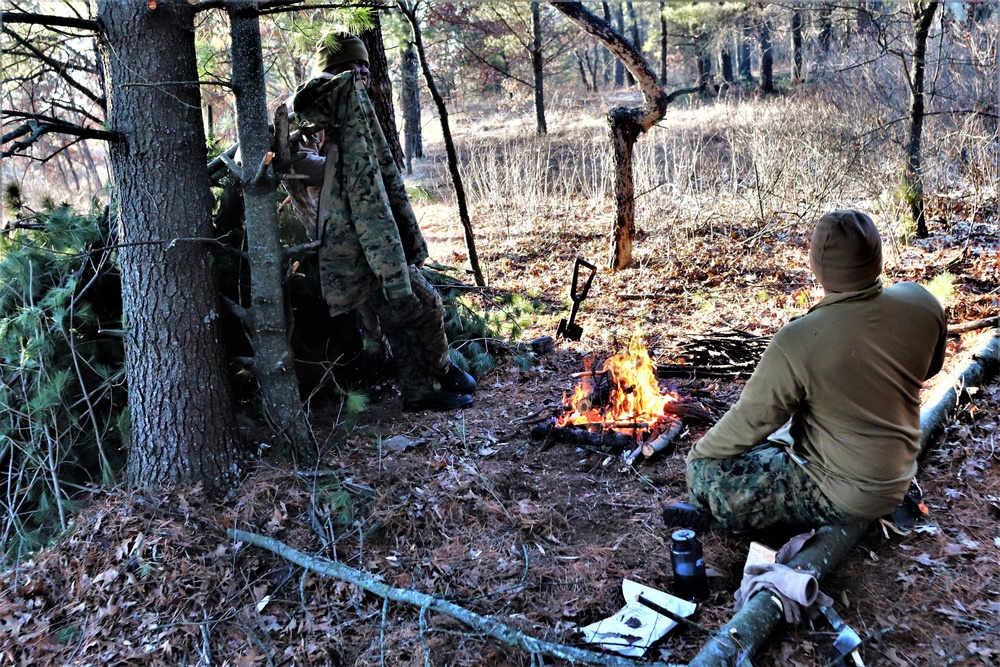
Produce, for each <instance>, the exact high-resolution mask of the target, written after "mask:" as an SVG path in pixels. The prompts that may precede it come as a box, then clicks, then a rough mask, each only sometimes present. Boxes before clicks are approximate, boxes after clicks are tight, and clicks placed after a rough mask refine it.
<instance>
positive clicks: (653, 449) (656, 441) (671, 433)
mask: <svg viewBox="0 0 1000 667" xmlns="http://www.w3.org/2000/svg"><path fill="white" fill-rule="evenodd" d="M681 424H682V422H677V423H676V424H674V425H673V426H671V427H670V429H669V430H668V431H666V432H665V433H661V434H660V435H658V436H656V437H655V438H653V439H652V440H650V441H649V442H647V443H643V444H641V445H638V446H637V447H636V448H635V449H633V450H632V451H630V452H628V454H626V455H625V456H624V459H625V463H626V464H628V465H632V464H633V463H635V460H636V459H637V458H639V454H643V455H644V456H645V457H646V458H647V459H648V458H649V457H651V456H652V455H653V454H656V453H657V452H662V451H663V450H664V449H666V448H667V447H669V446H670V445H672V444H673V443H674V439H675V438H677V436H678V435H680V432H681ZM647 452H648V453H647Z"/></svg>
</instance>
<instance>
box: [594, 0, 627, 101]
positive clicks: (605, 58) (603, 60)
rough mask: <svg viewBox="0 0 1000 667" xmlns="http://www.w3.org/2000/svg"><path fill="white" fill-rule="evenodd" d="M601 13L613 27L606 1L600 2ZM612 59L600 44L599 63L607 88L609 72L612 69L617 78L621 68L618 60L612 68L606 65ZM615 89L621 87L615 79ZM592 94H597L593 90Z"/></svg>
mask: <svg viewBox="0 0 1000 667" xmlns="http://www.w3.org/2000/svg"><path fill="white" fill-rule="evenodd" d="M601 11H603V12H604V22H605V23H607V24H608V25H614V21H613V19H612V17H611V5H609V4H608V2H607V0H602V2H601ZM612 57H613V56H612V54H611V51H609V50H608V49H607V47H606V46H604V45H603V44H602V45H601V63H602V69H603V71H604V85H605V86H607V85H608V84H609V83H611V70H612V69H614V70H615V72H616V76H617V71H618V68H619V67H621V66H622V64H621V62H619V61H618V59H617V58H615V64H614V67H613V68H612V67H609V66H608V63H609V62H610V61H611V58H612ZM623 76H624V75H623ZM615 87H616V88H618V87H621V86H620V84H619V83H618V81H617V79H616V80H615ZM594 92H597V91H596V90H595V91H594Z"/></svg>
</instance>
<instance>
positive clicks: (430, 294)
mask: <svg viewBox="0 0 1000 667" xmlns="http://www.w3.org/2000/svg"><path fill="white" fill-rule="evenodd" d="M409 269H410V286H411V288H412V289H413V294H412V295H411V296H406V297H401V298H399V299H386V298H385V295H384V294H382V292H381V290H379V291H377V292H375V294H373V295H372V297H371V300H370V301H369V303H370V304H371V306H372V308H374V310H375V314H376V315H378V319H379V322H380V323H381V324H382V333H384V334H385V337H386V338H388V339H389V345H390V346H391V347H392V354H393V357H394V358H395V360H396V364H397V365H398V367H399V392H400V393H401V394H402V395H403V400H404V401H412V400H416V399H419V398H423V397H425V396H427V395H428V394H430V393H431V392H433V391H435V390H436V389H439V388H440V385H438V384H437V381H436V380H435V378H436V377H437V376H439V375H442V374H443V373H444V372H445V371H446V370H447V369H448V338H447V337H446V336H445V333H444V307H443V306H442V304H441V297H440V296H438V293H437V291H436V290H435V289H434V286H433V285H431V284H430V283H429V282H427V279H426V278H424V274H423V273H421V271H420V269H418V268H417V267H415V266H410V267H409Z"/></svg>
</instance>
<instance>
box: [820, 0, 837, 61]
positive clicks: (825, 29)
mask: <svg viewBox="0 0 1000 667" xmlns="http://www.w3.org/2000/svg"><path fill="white" fill-rule="evenodd" d="M816 20H817V21H818V23H819V34H818V35H817V40H818V41H819V48H820V49H821V50H822V51H823V54H824V55H825V54H827V53H829V52H830V43H831V42H832V41H833V5H832V4H831V3H830V1H829V0H823V1H822V2H821V3H820V5H819V14H818V15H817V19H816Z"/></svg>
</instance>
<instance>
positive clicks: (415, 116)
mask: <svg viewBox="0 0 1000 667" xmlns="http://www.w3.org/2000/svg"><path fill="white" fill-rule="evenodd" d="M419 69H420V64H419V62H418V61H417V52H416V51H414V49H413V44H412V43H410V42H407V44H406V49H405V50H404V51H403V54H402V58H401V64H400V72H401V77H400V78H401V85H400V88H401V93H400V97H401V98H402V103H403V127H404V132H403V138H404V149H405V150H404V153H406V173H407V174H412V173H413V158H415V157H417V158H422V157H424V142H423V134H422V132H421V125H420V79H419V76H420V75H419Z"/></svg>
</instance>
